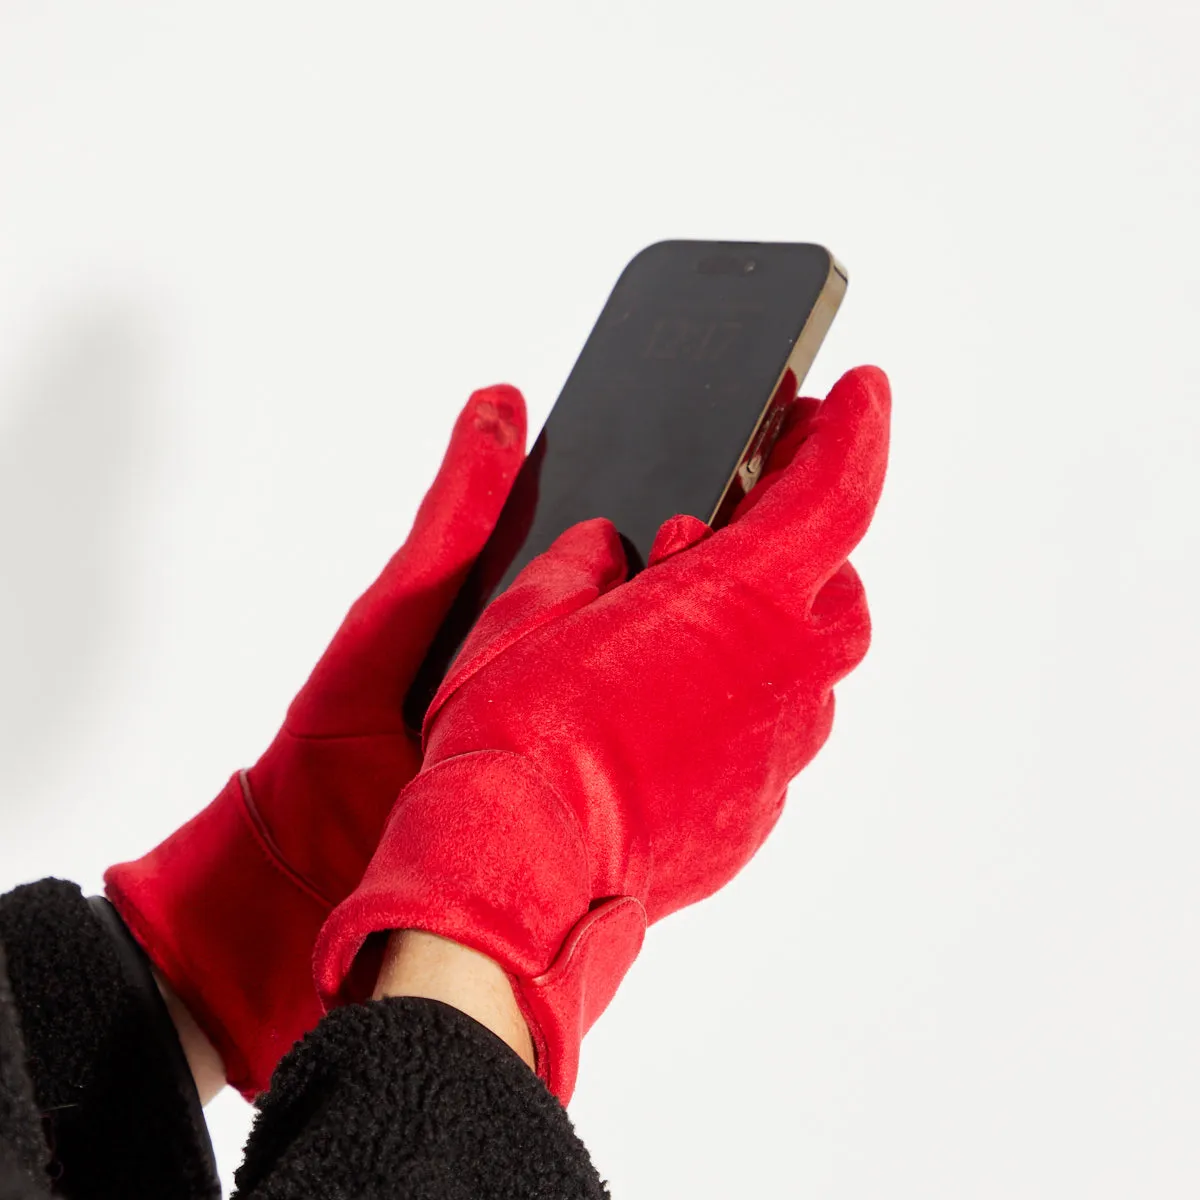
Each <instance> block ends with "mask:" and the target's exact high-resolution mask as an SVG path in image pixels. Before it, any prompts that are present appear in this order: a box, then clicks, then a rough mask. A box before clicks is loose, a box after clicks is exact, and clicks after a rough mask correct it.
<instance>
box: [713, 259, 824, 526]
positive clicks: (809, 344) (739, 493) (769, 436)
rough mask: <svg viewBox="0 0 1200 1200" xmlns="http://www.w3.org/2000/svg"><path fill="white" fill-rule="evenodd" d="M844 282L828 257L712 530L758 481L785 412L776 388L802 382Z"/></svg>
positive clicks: (717, 509) (719, 505)
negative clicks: (826, 269)
mask: <svg viewBox="0 0 1200 1200" xmlns="http://www.w3.org/2000/svg"><path fill="white" fill-rule="evenodd" d="M847 282H848V278H847V274H846V268H845V267H843V266H842V264H841V263H840V262H838V260H837V259H836V258H834V256H833V255H832V254H830V255H829V274H828V275H827V276H826V277H825V282H824V284H823V285H822V286H821V294H820V295H819V296H818V297H817V302H816V303H815V304H814V305H813V306H812V309H811V311H810V312H809V314H808V319H807V320H806V321H805V322H804V327H803V329H801V330H800V334H799V336H798V337H797V338H796V342H795V345H794V346H793V347H792V352H791V354H789V355H788V360H787V362H786V363H785V364H784V367H783V370H782V371H780V372H779V378H778V379H777V380H775V383H774V385H773V386H772V388H771V392H770V395H768V396H767V398H766V400H765V401H764V402H763V410H762V412H761V413H760V414H759V418H758V420H757V422H755V425H754V432H753V433H752V434H751V435H750V437H749V438H748V439H747V441H746V445H745V447H744V448H743V450H742V453H741V455H740V456H739V457H738V462H737V466H736V467H735V468H734V469H733V473H732V474H731V475H730V477H729V481H728V483H726V485H725V487H724V489H723V490H722V492H721V498H720V499H719V500H718V501H717V503H716V505H715V507H714V508H713V511H712V514H711V515H710V517H709V520H708V524H709V525H711V526H712V527H713V528H714V529H719V528H720V527H721V526H722V525H724V524H725V522H726V521H728V519H729V517H730V516H731V515H732V513H733V510H734V509H735V508H736V507H737V505H738V502H739V501H740V500H741V499H742V497H743V496H745V495H746V493H747V492H749V491H750V489H751V488H753V487H754V485H755V484H756V483H757V482H758V480H759V476H760V474H761V472H762V468H763V465H764V464H765V463H766V461H767V459H768V458H769V457H770V454H771V449H772V447H773V446H774V445H775V439H776V437H778V435H779V427H780V424H781V422H782V420H783V415H784V412H785V404H781V403H778V402H777V397H778V395H779V385H780V384H781V383H782V382H783V380H784V377H785V376H786V375H787V373H788V372H789V371H791V372H793V374H794V375H795V376H796V387H797V388H799V387H801V385H802V384H803V383H804V380H805V377H806V376H807V375H808V372H809V370H810V368H811V367H812V365H813V361H814V360H815V359H816V357H817V351H818V350H820V349H821V343H822V342H824V340H825V335H826V334H827V333H828V332H829V327H830V326H831V325H832V324H833V318H834V317H835V316H836V315H837V311H838V309H839V308H840V307H841V304H842V300H843V299H844V298H845V295H846V285H847ZM790 399H791V397H789V398H788V400H789V401H790Z"/></svg>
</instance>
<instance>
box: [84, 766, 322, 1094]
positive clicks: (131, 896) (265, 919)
mask: <svg viewBox="0 0 1200 1200" xmlns="http://www.w3.org/2000/svg"><path fill="white" fill-rule="evenodd" d="M104 885H105V894H106V895H107V897H108V899H109V901H110V902H111V903H112V905H113V907H114V908H115V909H116V910H117V912H118V913H119V914H120V916H121V919H122V920H123V921H124V922H125V924H126V926H127V927H128V928H129V930H130V932H131V933H132V934H133V936H134V937H135V938H136V940H137V942H138V944H139V945H140V946H141V947H142V949H143V950H144V951H145V952H146V955H147V956H148V957H149V959H150V961H151V962H152V963H153V964H154V966H155V967H156V968H157V969H158V971H159V972H160V973H161V974H162V976H163V977H164V978H165V979H166V980H167V982H168V983H169V984H170V985H171V987H172V989H173V990H174V991H175V993H176V995H178V996H179V998H180V999H181V1000H182V1001H183V1003H184V1004H185V1005H186V1007H187V1009H188V1011H189V1012H190V1013H191V1015H192V1016H193V1017H194V1018H195V1020H196V1023H197V1024H198V1025H199V1026H200V1028H201V1029H202V1030H203V1031H204V1033H205V1034H206V1035H207V1037H208V1038H209V1040H210V1041H211V1042H212V1043H213V1046H214V1047H215V1048H216V1050H217V1052H218V1053H219V1054H220V1056H221V1061H222V1063H223V1064H224V1067H225V1073H226V1078H227V1080H228V1082H229V1083H230V1085H231V1086H233V1087H235V1088H237V1089H238V1091H240V1092H241V1093H242V1095H243V1096H245V1097H246V1098H247V1099H253V1098H254V1097H255V1096H256V1095H258V1094H259V1093H260V1092H262V1091H265V1090H266V1088H267V1085H268V1083H269V1082H270V1078H271V1072H272V1071H273V1070H274V1068H275V1064H276V1063H277V1062H278V1061H279V1059H280V1058H281V1057H282V1056H283V1055H284V1054H285V1053H287V1051H288V1050H290V1049H291V1048H292V1045H293V1044H294V1042H295V1041H296V1040H297V1039H298V1038H299V1037H301V1036H302V1035H303V1034H304V1033H306V1032H307V1031H308V1030H309V1029H311V1028H313V1026H315V1025H316V1023H317V1021H318V1020H319V1019H320V1017H321V1012H322V1008H321V1003H320V999H319V998H318V996H317V994H316V990H315V988H314V987H313V983H312V978H311V976H310V973H309V965H310V963H311V961H312V947H313V943H314V941H315V940H316V935H317V932H318V931H319V929H320V927H321V924H322V922H323V921H324V920H325V918H326V916H327V915H328V913H329V910H330V908H332V904H331V903H329V902H328V901H327V900H325V899H324V898H323V897H321V896H320V895H319V894H318V893H317V892H316V891H315V890H314V889H313V888H312V886H311V885H309V884H308V883H307V882H306V881H304V880H303V879H301V878H300V877H299V876H297V875H296V874H295V873H294V872H292V871H290V870H289V869H288V868H287V867H286V866H285V865H284V864H283V862H282V861H281V860H280V858H279V857H278V855H277V854H276V853H275V851H274V849H273V846H272V843H271V838H270V834H269V832H268V831H267V830H266V828H265V827H264V826H263V825H262V823H261V822H260V821H259V820H258V819H257V817H256V815H255V810H254V807H253V802H252V800H251V798H250V796H249V783H248V780H247V778H246V775H245V772H238V773H237V774H235V775H234V776H233V777H232V778H231V779H230V780H229V782H228V783H227V784H226V786H225V788H224V790H223V791H222V792H221V793H220V795H219V796H217V798H216V799H215V800H214V801H213V802H212V803H211V804H210V805H209V806H208V807H207V808H205V809H204V810H203V811H202V812H201V813H199V814H198V815H197V816H195V817H193V818H192V820H190V821H188V822H187V824H186V825H183V826H181V827H180V828H179V829H177V830H176V831H175V832H174V833H173V834H171V836H170V837H168V838H167V839H166V841H164V842H162V843H161V844H160V845H158V846H157V847H155V849H153V850H151V851H150V853H149V854H146V855H144V856H143V857H142V858H139V859H136V860H134V861H132V862H126V863H120V864H118V865H117V866H114V867H110V868H109V870H108V871H107V872H106V873H105V876H104Z"/></svg>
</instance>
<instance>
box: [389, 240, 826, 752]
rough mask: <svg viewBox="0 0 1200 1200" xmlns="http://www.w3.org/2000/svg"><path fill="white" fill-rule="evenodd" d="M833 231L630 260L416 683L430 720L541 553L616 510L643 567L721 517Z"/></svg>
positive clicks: (411, 705) (417, 703)
mask: <svg viewBox="0 0 1200 1200" xmlns="http://www.w3.org/2000/svg"><path fill="white" fill-rule="evenodd" d="M832 268H833V259H832V257H831V255H830V254H829V252H828V251H827V250H825V249H824V248H823V247H821V246H816V245H808V244H789V243H753V242H694V241H691V242H690V241H670V242H659V243H656V244H655V245H653V246H650V247H648V248H647V249H645V250H643V251H642V252H641V253H640V254H638V255H637V256H636V257H635V258H634V259H633V260H632V261H631V262H630V263H629V265H628V266H627V267H626V268H625V270H624V271H623V272H622V274H621V277H620V279H618V281H617V284H616V286H615V287H614V288H613V290H612V293H611V295H610V296H609V298H608V302H607V303H606V304H605V306H604V309H603V311H602V312H601V314H600V317H599V319H598V320H597V322H596V325H595V327H594V328H593V330H592V333H591V336H590V337H589V338H588V340H587V343H586V344H585V345H584V347H583V351H582V353H581V354H580V355H579V359H578V361H577V362H576V363H575V366H574V368H573V369H572V371H571V374H570V375H569V376H568V378H567V381H566V383H565V384H564V386H563V389H562V392H561V394H560V395H559V398H558V400H557V402H556V403H555V405H554V408H553V410H552V411H551V413H550V415H549V417H548V418H547V420H546V424H545V426H544V427H543V429H542V431H541V433H540V434H539V436H538V438H537V440H536V441H535V442H534V445H533V447H532V448H531V450H530V452H529V455H528V457H527V458H526V461H525V463H524V465H523V466H522V468H521V470H520V472H519V473H518V475H517V479H516V481H515V482H514V485H513V489H512V492H511V493H510V495H509V498H508V501H507V503H506V504H505V507H504V510H503V512H502V513H501V516H500V519H499V522H498V524H497V527H496V530H495V533H494V534H493V535H492V537H491V538H490V539H489V541H488V543H487V545H486V546H485V547H484V549H483V552H482V553H481V555H480V557H479V559H478V560H477V562H476V564H475V566H474V568H473V569H472V571H471V572H470V575H469V576H468V578H467V581H466V583H465V584H464V586H463V589H462V591H461V592H460V594H459V596H458V598H457V600H456V602H455V604H454V607H453V609H452V611H451V613H450V615H449V617H448V619H447V621H446V622H445V624H444V625H443V626H442V629H441V631H440V632H439V635H438V638H437V639H436V641H435V644H434V646H433V648H432V649H431V651H430V653H429V656H428V657H427V658H426V660H425V663H424V665H423V667H422V670H421V672H420V673H419V676H418V679H417V682H416V683H415V684H414V686H413V688H412V690H411V691H410V693H409V700H408V704H407V705H406V715H407V717H408V720H409V724H410V725H411V726H412V727H413V728H419V726H420V718H421V717H423V715H424V711H425V708H426V707H427V706H428V702H429V700H431V699H432V697H433V692H434V691H436V688H437V684H438V683H439V682H440V680H441V678H442V677H443V675H444V672H445V670H446V668H447V667H448V666H449V663H450V662H451V661H452V659H453V656H454V655H455V654H456V653H457V650H458V647H459V646H460V645H461V643H462V640H463V639H464V638H465V636H466V634H467V633H468V632H469V630H470V627H471V625H472V624H473V623H474V621H475V619H476V618H477V617H478V615H479V613H480V612H482V611H483V609H484V607H486V605H487V603H488V602H489V601H490V600H491V599H492V597H494V596H496V595H498V594H499V593H500V592H501V591H503V590H504V588H505V587H507V586H508V584H509V583H511V582H512V580H513V579H514V578H515V576H516V575H517V574H518V572H519V571H520V570H521V568H522V567H524V566H525V565H526V564H527V563H528V562H529V561H530V560H531V559H533V558H534V557H536V556H537V555H538V554H541V553H542V552H543V551H544V550H546V549H548V548H549V546H550V544H551V543H552V542H553V541H554V539H555V538H556V537H558V535H559V534H560V533H562V532H563V531H564V530H566V529H568V528H570V526H572V525H574V524H576V523H577V522H579V521H584V520H588V519H590V518H592V517H607V518H608V519H609V520H611V521H612V522H613V523H614V525H616V527H617V530H618V531H619V532H620V534H621V535H622V538H623V540H624V543H625V548H626V552H627V554H628V557H629V560H630V570H631V573H632V572H636V571H637V570H640V569H641V567H642V566H643V565H644V563H645V560H646V556H647V555H648V554H649V552H650V548H651V546H652V545H653V542H654V537H655V534H656V533H657V531H658V528H659V526H660V525H661V524H662V523H663V521H665V520H667V518H668V517H671V516H673V515H675V514H676V513H691V514H692V515H694V516H696V517H699V518H700V519H701V520H705V521H707V520H710V519H712V517H713V516H714V514H715V512H716V511H717V506H718V504H719V503H720V501H721V499H722V496H723V495H724V494H725V492H726V489H727V487H728V486H729V483H730V480H731V477H732V476H733V475H734V474H735V472H736V470H737V467H738V464H739V462H740V460H741V457H742V454H743V451H744V450H745V448H746V445H747V442H748V441H749V439H750V438H751V436H752V435H753V434H754V432H755V429H756V427H757V426H758V423H759V420H760V418H761V417H762V415H763V413H764V411H765V409H766V407H767V405H768V404H769V402H770V400H771V396H772V393H773V391H774V389H775V386H776V384H777V383H778V382H779V380H780V378H781V376H782V375H783V372H784V370H785V369H786V367H787V365H788V361H789V358H790V357H791V355H792V352H793V349H794V347H795V345H796V342H797V339H798V338H799V337H800V336H801V334H802V332H803V331H804V329H805V326H806V324H807V323H808V320H809V317H810V315H811V314H812V312H813V310H814V308H815V307H816V305H817V302H818V300H819V299H820V297H821V296H822V293H823V291H824V290H825V288H826V286H827V283H828V281H829V279H830V275H831V270H832Z"/></svg>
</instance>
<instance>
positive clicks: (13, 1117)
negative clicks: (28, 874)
mask: <svg viewBox="0 0 1200 1200" xmlns="http://www.w3.org/2000/svg"><path fill="white" fill-rule="evenodd" d="M26 1058H27V1056H26V1054H25V1041H24V1039H23V1038H22V1037H21V1021H20V1018H19V1017H18V1015H17V1006H16V1004H15V1003H14V1002H13V996H12V990H11V989H10V987H9V985H8V971H7V968H6V964H5V961H4V952H3V950H0V1200H46V1197H48V1196H49V1195H50V1192H49V1187H48V1181H47V1179H46V1165H47V1163H48V1162H49V1161H50V1151H49V1150H48V1149H47V1148H46V1139H45V1138H44V1137H43V1136H42V1122H41V1114H40V1113H39V1112H38V1110H37V1104H36V1103H35V1102H34V1099H33V1084H32V1083H31V1082H30V1079H29V1071H28V1067H27V1065H26Z"/></svg>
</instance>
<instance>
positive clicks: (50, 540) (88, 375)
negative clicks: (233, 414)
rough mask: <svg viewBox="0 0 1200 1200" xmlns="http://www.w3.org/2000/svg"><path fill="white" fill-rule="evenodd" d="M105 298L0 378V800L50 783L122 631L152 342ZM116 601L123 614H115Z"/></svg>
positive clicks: (7, 802)
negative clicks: (123, 575)
mask: <svg viewBox="0 0 1200 1200" xmlns="http://www.w3.org/2000/svg"><path fill="white" fill-rule="evenodd" d="M149 335H150V331H149V328H148V326H147V324H146V322H144V321H141V320H139V319H137V314H136V313H133V312H131V311H129V310H128V309H126V308H125V307H123V306H122V305H120V304H118V303H113V302H111V301H91V302H89V303H84V304H74V305H72V306H71V307H70V308H69V310H68V312H67V314H66V315H64V316H60V317H58V318H57V319H56V320H54V321H53V322H52V323H50V324H49V325H48V326H47V327H45V328H44V329H43V330H42V332H41V333H40V334H39V335H38V336H36V337H35V338H34V339H32V340H31V342H30V345H29V348H28V350H27V351H26V352H25V353H24V354H20V355H18V356H17V360H16V365H15V367H14V369H13V370H12V371H11V372H9V373H7V374H6V376H5V377H4V378H0V803H2V805H3V810H4V814H5V816H6V817H11V816H12V815H17V814H19V812H20V810H21V808H22V807H24V806H25V805H34V804H37V803H38V802H39V798H41V797H45V796H46V795H47V794H48V793H49V792H50V791H51V790H52V784H53V780H54V777H55V776H56V775H57V773H58V767H57V766H56V764H59V763H63V762H64V761H65V760H66V759H67V758H68V757H69V755H70V753H71V747H72V745H75V746H79V745H80V744H81V739H85V738H86V735H87V733H88V731H89V729H90V727H91V725H92V723H93V721H94V719H95V717H97V716H98V715H99V714H100V713H101V712H102V709H101V707H100V706H101V705H102V703H103V696H104V679H103V678H102V676H103V675H104V674H105V672H106V671H107V670H109V669H110V668H111V664H112V662H113V659H114V653H115V652H116V651H117V650H119V647H120V645H121V643H122V641H123V640H124V638H125V636H126V635H127V633H128V631H129V630H130V626H131V623H132V615H131V614H130V613H129V612H128V611H127V609H128V605H127V604H123V602H122V597H123V596H124V597H127V596H128V592H129V585H128V581H127V580H123V578H122V573H123V572H125V571H127V570H128V569H129V568H128V564H129V563H131V562H134V561H136V556H135V555H133V554H132V553H131V547H132V544H133V541H134V538H133V533H134V531H133V529H132V528H131V526H132V525H133V523H134V520H135V517H136V515H137V512H136V507H135V499H136V496H137V495H138V494H139V493H142V492H144V487H145V484H146V482H147V476H148V475H149V474H150V472H151V461H152V455H151V454H150V453H149V447H148V445H147V443H148V439H147V438H146V436H145V434H146V431H147V428H148V425H149V422H148V420H147V418H148V416H149V415H150V414H149V409H148V406H147V390H148V382H149V375H150V371H149V365H150V351H151V348H152V339H151V337H150V336H149ZM123 609H124V610H126V611H123Z"/></svg>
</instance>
